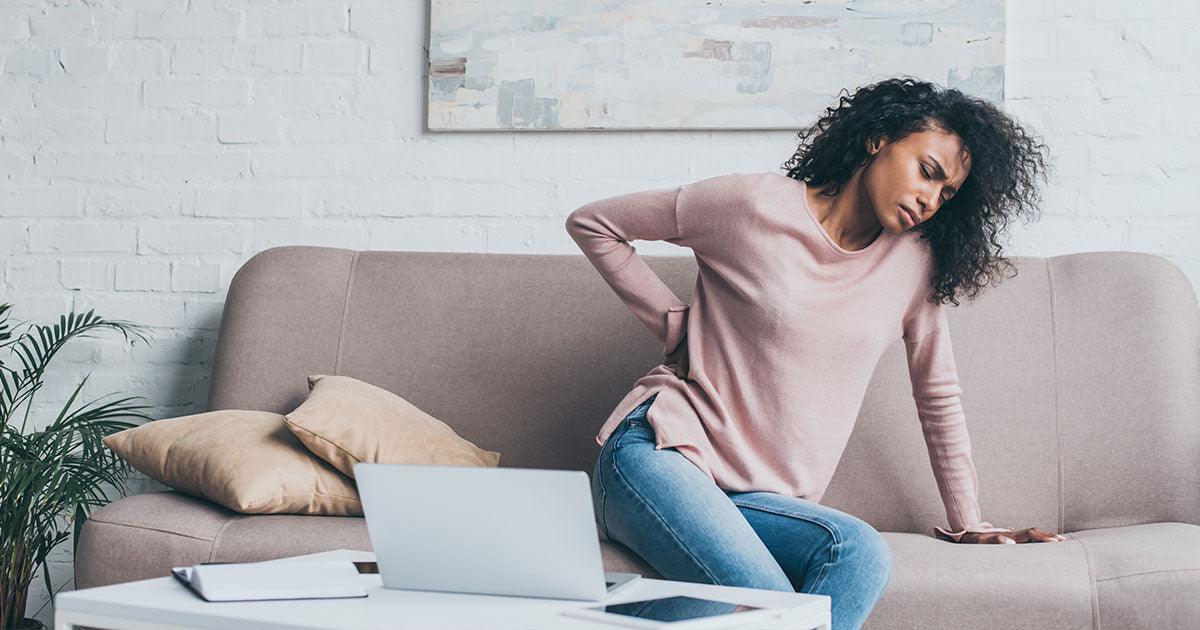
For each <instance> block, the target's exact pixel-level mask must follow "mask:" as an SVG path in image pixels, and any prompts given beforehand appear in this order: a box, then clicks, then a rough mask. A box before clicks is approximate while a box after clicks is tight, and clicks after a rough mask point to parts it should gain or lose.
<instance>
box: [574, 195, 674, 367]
mask: <svg viewBox="0 0 1200 630" xmlns="http://www.w3.org/2000/svg"><path fill="white" fill-rule="evenodd" d="M679 189H680V187H679V186H676V187H673V188H659V189H654V190H647V191H641V192H633V193H626V194H622V195H617V196H615V197H608V198H605V199H600V200H598V201H593V202H591V203H587V204H584V205H583V206H580V207H579V208H578V209H576V210H575V211H574V212H572V213H571V214H570V215H568V216H567V221H566V229H567V233H569V234H570V235H571V238H572V239H574V241H575V243H576V244H578V245H579V249H580V250H582V251H583V254H584V256H586V257H587V259H588V260H589V261H591V263H592V265H593V266H594V267H595V268H596V270H597V271H598V272H600V276H601V277H602V278H604V281H605V282H606V283H608V286H610V287H611V288H612V290H613V291H614V292H615V293H616V294H617V297H618V298H620V299H621V301H622V302H624V303H625V305H626V306H628V307H629V310H631V311H633V314H634V316H635V317H637V318H638V319H639V320H641V322H642V323H643V324H644V325H645V326H646V327H647V328H649V329H650V332H652V333H654V335H655V336H656V337H658V339H659V341H661V342H662V343H663V345H664V350H663V352H664V353H668V352H670V351H671V350H673V349H674V347H675V346H676V345H678V343H679V341H680V339H679V337H681V336H682V332H683V331H682V327H681V326H678V325H674V326H672V325H671V322H669V321H668V320H669V314H672V313H676V314H682V312H683V310H684V309H685V308H686V305H685V304H684V303H683V302H682V301H681V300H680V299H679V298H678V297H676V296H675V294H674V293H673V292H672V291H671V289H670V288H669V287H667V285H666V283H664V282H663V281H662V279H661V278H659V277H658V275H657V274H655V273H654V271H653V270H652V269H650V266H649V265H647V264H646V261H645V260H643V259H642V257H641V256H639V255H638V253H637V249H636V248H635V247H634V246H633V245H630V244H629V241H632V240H647V241H667V242H669V243H675V244H678V245H682V244H683V239H682V237H681V236H680V234H679V228H678V223H677V222H676V217H675V203H676V199H677V197H678V195H679ZM670 337H676V338H675V339H671V338H670Z"/></svg>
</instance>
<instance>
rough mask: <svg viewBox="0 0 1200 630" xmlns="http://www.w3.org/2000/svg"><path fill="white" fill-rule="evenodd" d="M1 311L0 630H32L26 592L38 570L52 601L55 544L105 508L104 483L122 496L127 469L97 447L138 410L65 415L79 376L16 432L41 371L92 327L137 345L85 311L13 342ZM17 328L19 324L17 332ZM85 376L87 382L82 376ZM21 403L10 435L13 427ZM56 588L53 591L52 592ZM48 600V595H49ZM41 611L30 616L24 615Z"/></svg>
mask: <svg viewBox="0 0 1200 630" xmlns="http://www.w3.org/2000/svg"><path fill="white" fill-rule="evenodd" d="M11 307H12V305H11V304H0V351H5V350H7V354H9V359H10V364H11V355H16V357H17V358H18V359H19V360H20V363H21V366H20V368H15V367H10V365H6V364H5V363H4V358H5V357H4V354H5V353H2V352H0V419H2V420H3V421H4V422H3V423H2V424H0V427H2V430H3V433H0V624H3V625H2V626H0V627H3V628H5V629H8V628H38V627H42V624H41V623H40V622H38V621H36V620H33V619H27V618H25V606H26V600H27V599H28V596H29V585H30V584H31V583H32V581H33V576H34V574H35V573H36V572H37V570H38V568H39V567H41V568H42V576H43V578H44V579H45V583H46V592H47V593H51V594H53V593H54V591H53V589H52V588H51V584H50V569H49V567H48V566H47V564H46V557H47V556H48V555H49V554H50V552H51V550H53V549H54V548H55V547H56V546H58V545H59V544H61V543H62V542H63V541H65V540H67V539H68V538H73V539H74V542H73V544H72V551H74V550H75V549H77V547H78V544H79V530H80V528H81V527H82V526H83V523H84V521H86V520H87V518H88V515H89V513H90V511H91V508H94V507H99V506H102V505H104V504H105V503H107V502H108V497H107V496H106V494H105V490H104V487H103V486H104V485H105V484H110V485H112V486H113V487H115V488H116V489H118V490H119V491H120V493H121V494H122V496H123V495H124V494H125V492H126V490H127V488H126V485H125V483H126V476H127V475H128V473H129V472H130V469H129V465H128V464H127V463H126V462H125V461H124V460H122V459H120V458H119V457H118V456H117V455H116V454H114V453H112V451H110V450H109V449H107V448H106V447H105V446H104V445H103V443H102V442H101V440H102V439H103V438H104V437H105V436H106V435H109V434H111V433H115V432H117V431H121V430H124V429H127V428H130V427H133V426H136V424H135V423H132V422H125V421H122V420H120V418H144V419H148V420H149V419H151V418H150V417H149V416H146V415H144V414H141V413H138V410H140V409H147V408H149V407H148V406H146V405H127V404H125V403H126V402H128V401H130V400H133V399H135V398H141V397H140V396H131V397H127V398H121V399H118V400H113V401H110V402H107V403H102V404H101V403H100V402H99V400H95V401H92V402H90V403H85V404H83V405H81V406H80V407H79V408H78V409H75V410H74V411H71V410H70V409H71V406H72V404H74V402H75V398H76V397H77V396H78V395H79V391H80V390H81V389H82V388H83V386H84V384H85V383H86V382H87V376H85V377H84V378H83V380H82V381H81V382H80V383H79V385H78V386H77V387H76V388H75V391H74V393H72V394H71V397H70V399H69V400H67V403H66V405H64V406H63V409H62V411H61V412H60V413H59V414H58V417H57V418H55V419H54V421H53V422H50V423H49V424H48V425H46V427H45V428H44V429H41V430H36V431H29V432H26V427H27V425H28V422H29V410H30V407H31V403H32V400H33V395H34V394H35V393H37V391H38V390H39V389H41V387H42V384H43V378H44V376H45V373H46V367H47V365H48V364H49V363H50V360H51V359H52V358H53V357H54V355H55V353H57V352H58V351H59V350H60V349H61V348H62V347H63V345H64V344H66V343H67V342H68V341H70V340H71V339H73V338H76V337H91V336H93V335H91V334H89V333H91V332H93V331H97V330H99V329H102V328H110V329H115V330H118V331H120V332H121V334H122V335H123V336H124V337H125V339H126V341H129V340H130V335H133V336H134V337H136V338H137V339H141V340H142V341H146V337H145V336H144V334H143V333H142V330H143V327H142V326H139V325H137V324H133V323H130V322H126V321H117V320H104V319H102V318H100V317H98V316H96V315H94V314H93V311H88V312H87V313H84V314H83V315H78V314H76V313H74V312H71V313H70V314H69V315H66V316H62V317H60V318H59V322H58V323H57V324H55V325H54V326H53V327H51V326H43V325H39V324H31V325H30V327H29V328H28V329H27V330H25V331H24V332H22V333H21V334H19V335H15V336H14V332H15V329H12V328H10V326H9V323H8V311H9V309H10V308H11ZM25 323H26V322H21V323H20V324H22V325H23V324H25ZM88 376H90V374H89V375H88ZM22 405H24V416H23V418H22V419H21V424H20V427H19V428H18V427H17V426H15V424H16V419H17V416H18V415H21V414H20V412H19V409H20V408H21V407H22ZM60 588H61V587H60ZM51 601H53V595H51ZM38 612H41V610H40V609H39V610H38V611H37V612H35V613H34V615H36V614H37V613H38Z"/></svg>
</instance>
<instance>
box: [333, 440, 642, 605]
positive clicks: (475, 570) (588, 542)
mask: <svg viewBox="0 0 1200 630" xmlns="http://www.w3.org/2000/svg"><path fill="white" fill-rule="evenodd" d="M354 478H355V481H356V483H357V484H358V494H359V497H360V498H361V500H362V504H363V515H364V516H365V517H366V520H367V533H368V534H369V535H370V537H371V546H372V548H373V549H374V551H375V557H376V561H377V562H378V563H379V574H380V577H381V578H382V581H383V586H385V587H387V588H398V589H415V590H423V591H452V592H459V593H483V594H489V595H518V596H524V597H544V598H553V599H578V600H590V601H601V600H604V599H606V598H608V596H610V595H612V594H614V593H615V592H617V591H618V590H620V589H624V588H625V587H627V586H629V585H630V584H631V583H633V582H634V581H635V580H637V579H638V578H639V577H640V576H639V575H638V574H636V573H617V572H611V571H609V572H606V571H605V570H604V562H603V560H602V559H601V557H600V540H599V532H598V531H597V527H596V522H595V512H594V511H593V508H592V493H591V484H590V481H589V480H588V476H587V473H585V472H583V471H581V470H539V469H524V468H498V467H474V466H434V465H421V464H412V465H410V464H371V463H366V462H359V463H357V464H355V465H354Z"/></svg>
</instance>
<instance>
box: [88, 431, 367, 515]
mask: <svg viewBox="0 0 1200 630" xmlns="http://www.w3.org/2000/svg"><path fill="white" fill-rule="evenodd" d="M103 442H104V445H105V446H107V447H108V448H110V449H112V451H113V452H115V453H116V454H117V455H119V456H120V457H121V458H122V459H124V460H125V461H127V462H129V463H130V465H132V466H133V467H134V468H136V469H138V470H140V471H142V473H143V474H145V475H146V476H148V477H150V478H151V479H154V480H155V481H158V482H159V483H162V484H165V485H168V486H170V487H172V488H174V489H176V490H179V491H180V492H185V493H187V494H190V495H193V496H197V497H201V498H204V499H208V500H210V501H213V502H215V503H219V504H221V505H223V506H225V507H227V508H229V509H231V510H234V511H236V512H242V513H245V514H322V515H326V516H362V514H363V511H362V503H360V502H359V498H358V489H357V487H356V486H355V485H354V480H353V479H349V478H347V477H346V476H345V475H343V474H341V473H339V472H338V471H337V470H335V469H334V468H333V467H332V466H330V465H329V464H327V463H325V462H324V461H321V460H320V459H318V458H317V457H316V456H314V455H313V454H312V453H310V452H308V451H307V450H306V449H305V448H304V445H303V444H301V443H300V440H299V439H297V438H296V436H295V435H294V434H293V433H292V432H291V431H288V429H287V426H286V425H285V423H284V418H283V416H282V415H280V414H277V413H271V412H269V411H244V410H240V409H225V410H219V411H208V412H205V413H198V414H193V415H190V416H180V417H178V418H168V419H165V420H154V421H151V422H147V423H145V424H142V425H140V426H136V427H131V428H128V429H125V430H123V431H119V432H117V433H113V434H111V435H108V436H105V438H104V439H103Z"/></svg>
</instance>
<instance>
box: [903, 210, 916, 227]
mask: <svg viewBox="0 0 1200 630" xmlns="http://www.w3.org/2000/svg"><path fill="white" fill-rule="evenodd" d="M900 215H901V216H903V217H904V218H905V219H906V220H907V222H908V227H912V226H914V225H916V224H917V217H916V216H915V215H913V213H911V212H909V211H908V210H907V209H905V207H904V206H900Z"/></svg>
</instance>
